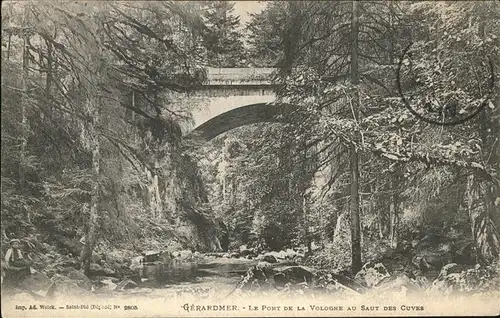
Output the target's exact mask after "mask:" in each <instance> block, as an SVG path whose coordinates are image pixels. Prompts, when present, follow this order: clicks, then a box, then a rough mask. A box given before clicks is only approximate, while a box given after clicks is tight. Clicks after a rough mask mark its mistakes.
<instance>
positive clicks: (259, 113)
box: [188, 103, 288, 141]
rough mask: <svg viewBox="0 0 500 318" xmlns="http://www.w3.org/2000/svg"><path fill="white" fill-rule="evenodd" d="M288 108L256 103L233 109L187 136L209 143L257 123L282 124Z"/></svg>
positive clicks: (205, 123)
mask: <svg viewBox="0 0 500 318" xmlns="http://www.w3.org/2000/svg"><path fill="white" fill-rule="evenodd" d="M286 109H288V106H285V105H274V104H271V103H256V104H250V105H245V106H240V107H236V108H233V109H231V110H229V111H227V112H224V113H222V114H219V115H218V116H215V117H213V118H211V119H210V120H208V121H206V122H204V123H203V124H201V125H199V126H198V127H196V128H195V129H194V130H193V131H192V132H190V133H189V134H188V136H197V137H199V138H202V139H203V140H205V141H209V140H211V139H213V138H215V137H217V136H218V135H220V134H222V133H225V132H226V131H229V130H231V129H234V128H237V127H241V126H245V125H251V124H255V123H259V122H283V121H284V119H283V116H280V115H282V114H285V112H286Z"/></svg>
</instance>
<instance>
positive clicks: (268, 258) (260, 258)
mask: <svg viewBox="0 0 500 318" xmlns="http://www.w3.org/2000/svg"><path fill="white" fill-rule="evenodd" d="M257 260H258V261H264V262H268V263H277V262H278V260H277V259H276V257H274V256H273V255H271V254H265V255H259V256H257Z"/></svg>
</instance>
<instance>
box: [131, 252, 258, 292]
mask: <svg viewBox="0 0 500 318" xmlns="http://www.w3.org/2000/svg"><path fill="white" fill-rule="evenodd" d="M255 264H257V262H256V261H253V260H247V259H236V258H211V257H210V258H203V259H201V260H198V261H196V262H194V261H174V262H172V263H169V264H151V265H144V268H143V270H142V277H143V279H142V280H143V283H142V284H141V285H140V286H139V288H135V289H133V290H129V291H128V292H129V293H134V294H135V293H143V292H145V293H153V294H157V293H160V294H161V295H162V296H165V295H167V294H170V293H173V294H175V295H176V296H179V294H184V293H194V294H204V293H206V294H213V293H215V294H219V295H223V294H224V293H226V294H227V293H230V292H231V291H232V290H233V289H234V288H235V286H236V284H237V283H238V282H239V281H240V280H241V277H242V276H243V275H244V274H245V273H246V271H247V270H248V269H249V268H250V267H251V266H253V265H255Z"/></svg>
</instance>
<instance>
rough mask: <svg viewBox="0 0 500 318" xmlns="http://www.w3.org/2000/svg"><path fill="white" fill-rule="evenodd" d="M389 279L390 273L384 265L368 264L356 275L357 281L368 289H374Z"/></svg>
mask: <svg viewBox="0 0 500 318" xmlns="http://www.w3.org/2000/svg"><path fill="white" fill-rule="evenodd" d="M388 277H390V275H389V272H388V271H387V269H386V268H385V266H384V265H383V264H382V263H371V262H368V263H366V264H365V265H363V267H362V268H361V270H360V271H359V272H358V273H357V274H356V276H355V280H357V281H358V282H360V283H361V284H364V285H366V286H367V287H373V286H376V285H377V284H379V283H380V282H381V281H382V280H384V279H385V278H388Z"/></svg>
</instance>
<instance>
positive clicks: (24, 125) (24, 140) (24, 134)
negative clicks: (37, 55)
mask: <svg viewBox="0 0 500 318" xmlns="http://www.w3.org/2000/svg"><path fill="white" fill-rule="evenodd" d="M24 20H25V21H26V12H25V13H24ZM22 54H23V57H22V63H23V64H22V65H23V66H22V67H23V72H22V77H21V81H22V82H21V83H22V84H21V85H22V90H23V92H22V100H21V105H20V106H21V147H20V150H19V187H20V188H21V191H25V186H26V171H25V165H26V146H27V144H28V118H27V116H26V105H27V104H28V101H27V94H28V76H29V70H28V39H27V35H24V36H23V51H22ZM20 210H21V214H24V217H25V218H26V220H27V221H28V223H31V220H30V214H29V210H28V209H26V208H25V207H20Z"/></svg>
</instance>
